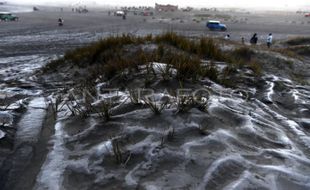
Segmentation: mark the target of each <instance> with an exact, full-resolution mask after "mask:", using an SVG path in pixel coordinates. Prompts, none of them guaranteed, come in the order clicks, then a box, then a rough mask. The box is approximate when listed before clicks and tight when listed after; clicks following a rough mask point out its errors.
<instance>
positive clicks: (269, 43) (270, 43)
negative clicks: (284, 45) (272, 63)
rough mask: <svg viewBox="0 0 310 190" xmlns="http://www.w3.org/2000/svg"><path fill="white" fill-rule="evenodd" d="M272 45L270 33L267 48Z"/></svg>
mask: <svg viewBox="0 0 310 190" xmlns="http://www.w3.org/2000/svg"><path fill="white" fill-rule="evenodd" d="M271 45H272V33H270V34H269V35H268V37H267V47H268V48H270V47H271Z"/></svg>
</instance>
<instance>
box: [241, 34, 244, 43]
mask: <svg viewBox="0 0 310 190" xmlns="http://www.w3.org/2000/svg"><path fill="white" fill-rule="evenodd" d="M241 43H242V45H244V37H243V36H242V37H241Z"/></svg>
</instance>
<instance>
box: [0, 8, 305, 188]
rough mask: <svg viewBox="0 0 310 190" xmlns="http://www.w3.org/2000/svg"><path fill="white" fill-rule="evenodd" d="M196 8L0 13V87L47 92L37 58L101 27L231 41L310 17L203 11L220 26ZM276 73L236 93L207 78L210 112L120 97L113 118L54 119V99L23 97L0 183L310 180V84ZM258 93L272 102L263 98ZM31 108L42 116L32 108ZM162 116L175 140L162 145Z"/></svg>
mask: <svg viewBox="0 0 310 190" xmlns="http://www.w3.org/2000/svg"><path fill="white" fill-rule="evenodd" d="M195 14H209V13H201V12H197V13H195V12H191V13H174V14H161V15H155V17H154V18H152V17H142V16H134V15H131V14H129V15H128V17H127V19H126V20H122V18H120V17H114V16H108V13H107V11H100V10H96V11H92V10H91V12H90V13H88V14H77V13H72V12H70V11H69V10H66V9H65V10H64V12H60V11H59V9H56V8H55V9H53V10H52V9H48V10H44V11H39V12H31V13H19V14H18V16H19V17H20V21H19V22H8V23H5V22H1V23H0V81H1V85H0V95H1V94H2V93H7V94H8V95H9V96H12V97H15V98H16V99H23V98H25V97H30V100H28V102H29V101H31V99H32V101H33V102H34V103H36V100H37V99H33V98H36V97H37V98H39V99H40V98H42V97H43V96H47V95H50V94H48V93H49V92H45V93H47V94H44V93H42V91H43V90H46V89H44V87H42V86H39V85H38V84H37V83H36V81H35V79H34V78H33V73H32V71H33V70H36V69H38V68H40V67H41V66H42V65H43V64H45V63H46V62H48V61H49V60H50V59H51V58H54V57H55V56H58V55H61V54H63V53H64V51H65V50H69V49H73V48H75V47H78V46H81V45H84V44H85V43H90V42H92V41H94V40H97V39H99V38H102V37H105V36H109V35H116V34H122V33H131V34H136V35H146V34H150V33H152V34H159V33H162V32H165V31H171V30H173V31H175V32H178V33H181V34H184V35H189V36H201V35H208V36H213V37H224V36H225V35H226V34H227V33H229V34H231V36H232V40H237V41H239V40H240V38H241V36H244V37H245V38H246V39H249V38H250V36H251V35H252V34H253V33H254V32H257V33H258V34H259V37H260V42H261V43H263V42H264V41H265V37H266V35H267V34H268V33H270V32H272V33H273V34H274V38H275V40H276V41H277V40H284V39H287V38H288V37H293V36H305V35H309V34H310V23H309V21H310V20H309V19H306V18H304V17H303V16H302V15H297V14H294V13H284V12H268V13H267V12H265V13H262V12H257V13H251V14H248V13H245V12H243V13H237V12H217V13H210V14H214V15H215V14H219V15H222V16H223V15H226V16H227V15H228V17H229V19H226V20H224V19H221V18H216V17H215V18H210V19H219V20H221V21H223V23H225V24H227V26H228V28H229V30H228V31H227V32H224V33H223V32H210V31H208V30H207V29H206V27H205V22H206V21H205V20H204V21H200V22H199V23H198V22H194V21H193V19H194V18H195ZM59 17H62V18H63V19H64V20H65V25H64V26H63V27H58V26H57V19H58V18H59ZM218 17H221V16H218ZM266 59H267V58H266ZM299 65H301V63H300V64H299ZM279 70H280V69H279ZM283 72H284V70H283ZM277 74H278V73H277V72H275V73H274V75H277ZM274 75H267V76H265V78H263V80H264V81H266V82H265V83H266V84H264V85H263V86H262V87H261V88H258V89H257V90H258V93H257V94H258V95H257V97H256V99H255V101H251V102H248V101H244V100H243V99H242V98H240V97H237V96H236V97H234V96H233V97H232V96H231V95H232V94H233V92H230V89H225V93H226V90H227V95H225V93H224V95H223V96H219V95H218V94H219V93H217V92H220V91H223V89H221V87H219V86H218V85H215V84H214V86H212V88H213V89H214V94H212V99H211V100H210V105H209V108H210V109H209V113H204V112H200V111H199V110H197V109H193V110H191V111H190V112H189V113H188V114H184V115H181V116H178V115H175V114H173V113H174V112H173V110H169V109H168V110H165V111H164V114H162V115H160V116H154V114H153V113H152V112H151V111H150V110H149V109H146V108H145V107H142V108H141V107H136V106H133V108H132V109H131V107H130V106H131V104H130V103H128V104H127V103H126V104H125V106H124V107H126V109H125V108H123V107H122V106H120V107H119V108H118V109H119V110H117V109H116V113H117V111H119V113H121V114H115V115H114V119H113V120H112V121H111V122H107V123H102V122H101V121H100V120H99V121H98V120H96V119H92V118H91V119H88V120H83V121H81V120H79V119H75V118H69V119H67V120H66V119H63V120H59V121H57V123H56V125H55V126H54V124H55V123H54V121H53V120H52V119H51V115H52V113H51V110H45V109H42V106H41V107H38V106H36V104H34V105H32V104H31V103H30V104H29V105H25V107H26V109H25V110H24V111H22V112H21V113H20V114H16V115H14V119H15V120H16V119H17V121H16V122H15V124H14V127H16V128H17V134H20V136H18V135H17V137H19V139H24V138H25V137H26V138H25V139H26V140H25V141H22V143H21V144H22V145H23V146H19V147H17V148H15V149H13V150H12V151H11V152H9V151H8V150H7V151H2V148H3V147H1V148H0V165H1V168H0V174H1V175H0V189H2V188H3V189H10V190H12V189H57V188H59V189H113V188H114V189H126V188H127V189H154V188H155V187H165V188H166V189H173V188H174V189H199V188H200V189H205V188H208V189H225V188H227V189H233V187H234V188H235V189H242V187H243V189H248V187H249V186H247V185H248V184H249V185H251V187H252V186H253V188H256V189H272V188H274V189H276V188H278V189H289V190H291V189H309V183H308V182H309V176H307V174H308V173H309V171H310V164H309V163H310V161H309V155H310V153H309V147H310V140H309V138H308V136H309V133H310V132H309V128H308V125H309V120H308V119H307V118H308V117H307V115H308V114H309V98H308V97H309V87H304V86H296V85H295V84H294V83H293V82H292V81H288V80H287V79H286V78H281V77H278V76H274ZM60 80H61V79H60ZM251 80H253V81H254V79H251ZM55 86H57V85H56V84H55ZM19 96H21V97H20V98H18V97H19ZM126 96H128V95H126ZM262 97H263V98H262ZM264 98H265V99H268V100H269V102H270V101H271V102H274V104H271V105H269V104H265V103H264V101H262V99H264ZM12 99H14V98H12ZM289 101H291V102H292V103H288V102H289ZM26 102H27V101H26ZM265 102H266V101H265ZM288 105H289V106H288ZM127 106H128V108H127ZM283 107H284V108H283ZM43 110H45V111H43ZM124 110H125V111H124ZM126 110H131V111H129V112H127V111H126ZM132 110H133V111H132ZM292 110H293V111H292ZM37 112H39V113H41V114H42V115H41V116H42V117H39V118H37V119H36V117H35V116H38V115H39V114H36V113H37ZM13 113H15V112H13ZM247 113H248V114H247ZM31 114H35V115H31ZM64 115H65V114H64ZM44 116H45V117H44ZM137 121H139V122H138V123H137ZM38 123H43V124H42V125H39V124H38ZM15 125H16V126H15ZM25 126H27V127H29V129H31V130H30V131H40V134H39V136H38V135H37V134H35V135H33V137H34V139H31V140H28V138H29V136H24V135H27V134H25V133H22V132H23V127H24V128H25ZM232 126H233V127H232ZM31 127H33V128H31ZM170 127H172V128H173V129H175V137H174V140H172V141H171V142H170V141H166V142H165V143H164V145H162V139H163V137H165V136H166V134H168V132H169V130H170ZM32 129H33V130H32ZM205 129H206V132H204V133H203V134H202V133H201V130H205ZM119 134H123V135H122V136H120V137H118V135H119ZM51 136H52V137H51ZM113 136H116V137H117V140H119V142H121V145H122V148H123V150H128V151H130V152H131V154H130V155H129V156H130V159H129V162H128V163H127V166H126V167H120V166H118V165H116V164H115V163H114V162H113V156H111V155H112V154H110V153H109V152H110V148H109V146H111V137H113ZM31 137H32V136H31ZM17 140H18V139H17ZM16 142H17V141H16ZM122 143H124V145H123V144H122ZM3 149H4V148H3ZM206 150H207V151H206ZM127 156H128V155H127ZM287 166H288V167H287ZM232 171H233V172H232ZM138 184H139V185H138ZM165 188H163V189H165Z"/></svg>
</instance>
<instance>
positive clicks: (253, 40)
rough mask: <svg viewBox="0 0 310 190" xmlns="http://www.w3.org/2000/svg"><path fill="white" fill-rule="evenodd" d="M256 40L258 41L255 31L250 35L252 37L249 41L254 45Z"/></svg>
mask: <svg viewBox="0 0 310 190" xmlns="http://www.w3.org/2000/svg"><path fill="white" fill-rule="evenodd" d="M257 41H258V38H257V34H256V33H255V34H254V35H253V36H252V38H251V40H250V43H251V44H252V45H256V44H257Z"/></svg>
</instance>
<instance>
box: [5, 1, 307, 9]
mask: <svg viewBox="0 0 310 190" xmlns="http://www.w3.org/2000/svg"><path fill="white" fill-rule="evenodd" d="M0 1H6V2H8V3H18V4H33V5H44V4H48V5H57V4H62V5H64V4H67V5H71V4H74V3H81V4H86V5H118V6H119V5H121V6H125V5H135V6H137V5H148V6H154V4H155V2H157V3H163V4H168V3H169V4H177V5H179V6H192V7H210V6H211V7H239V8H249V7H251V8H269V9H292V8H303V7H306V6H307V8H309V6H310V0H192V1H188V0H156V1H153V0H147V1H146V0H0Z"/></svg>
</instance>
